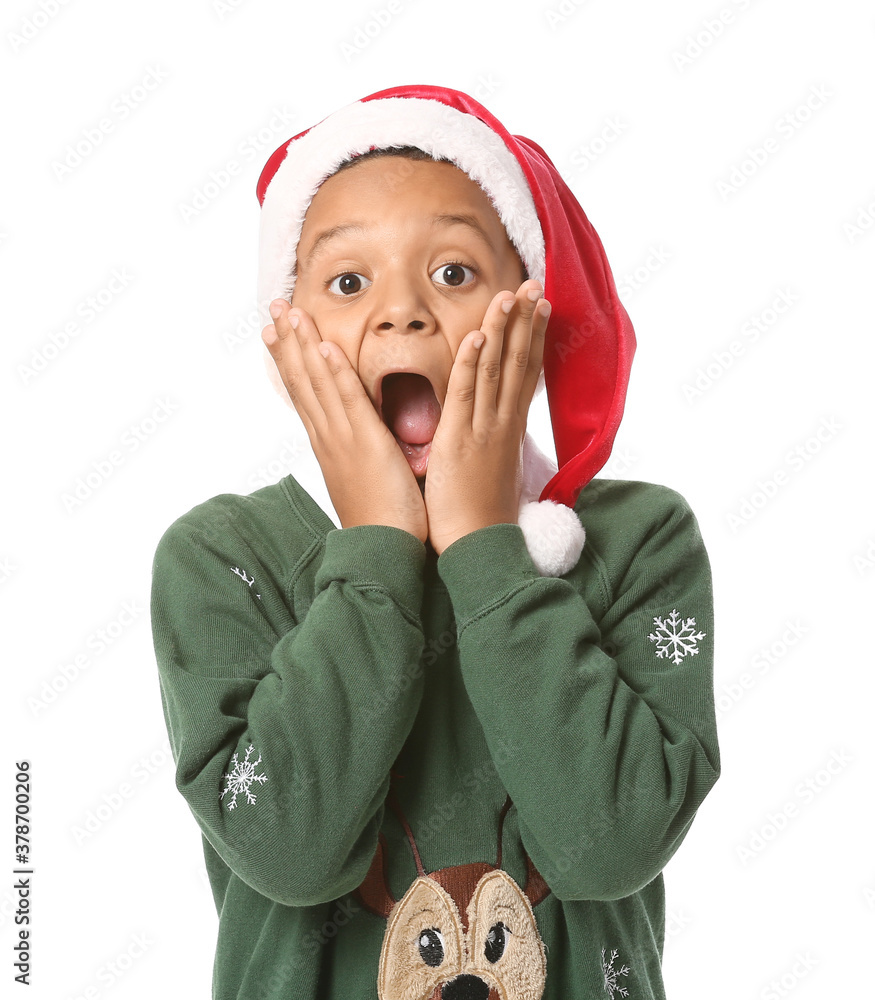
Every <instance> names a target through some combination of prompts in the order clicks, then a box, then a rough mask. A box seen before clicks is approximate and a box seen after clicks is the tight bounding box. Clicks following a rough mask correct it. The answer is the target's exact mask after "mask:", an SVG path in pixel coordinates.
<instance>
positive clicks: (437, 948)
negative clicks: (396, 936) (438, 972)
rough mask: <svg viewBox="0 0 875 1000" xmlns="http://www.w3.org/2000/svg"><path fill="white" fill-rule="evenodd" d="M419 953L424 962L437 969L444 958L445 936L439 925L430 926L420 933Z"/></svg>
mask: <svg viewBox="0 0 875 1000" xmlns="http://www.w3.org/2000/svg"><path fill="white" fill-rule="evenodd" d="M419 954H420V955H421V956H422V960H423V962H425V964H426V965H427V966H429V967H430V968H432V969H436V968H437V967H438V966H439V965H440V964H441V962H443V960H444V936H443V934H441V932H440V931H439V930H438V929H437V927H430V928H429V929H428V930H427V931H423V932H422V933H421V934H420V935H419Z"/></svg>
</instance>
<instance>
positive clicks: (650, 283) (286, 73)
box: [0, 0, 875, 1000]
mask: <svg viewBox="0 0 875 1000" xmlns="http://www.w3.org/2000/svg"><path fill="white" fill-rule="evenodd" d="M303 6H304V5H302V4H290V3H287V2H282V3H281V2H279V0H276V2H273V0H270V2H268V0H226V2H224V3H223V2H220V0H216V2H215V3H214V2H213V0H199V2H196V3H186V4H180V3H177V2H171V0H154V2H152V3H150V4H147V5H144V4H139V3H138V4H128V3H122V2H119V0H67V2H66V3H64V4H62V5H61V4H59V3H58V2H56V0H44V2H43V3H42V4H38V3H35V2H33V0H28V2H22V0H13V2H7V3H5V4H4V7H3V14H2V23H0V29H2V38H0V51H2V70H0V90H2V93H3V102H2V103H3V109H2V112H0V114H2V122H0V127H2V137H3V150H4V153H3V157H2V160H0V171H2V188H0V190H2V201H0V266H2V276H3V283H2V288H3V319H4V327H5V330H4V337H3V363H2V366H0V405H2V406H3V443H4V461H3V470H4V489H3V518H2V527H0V564H2V568H0V579H2V587H0V609H2V615H3V636H4V640H5V642H4V647H5V650H6V654H5V656H4V661H5V664H4V674H5V677H6V679H7V681H8V687H7V688H6V694H7V698H8V700H7V702H6V703H7V706H8V707H9V709H10V714H11V718H12V728H11V731H10V729H9V727H8V726H7V727H4V731H3V736H2V746H3V753H2V754H0V769H5V772H6V774H5V777H3V778H2V780H0V796H5V803H6V805H5V809H4V808H3V806H2V800H0V811H2V812H5V815H6V818H7V822H6V823H5V824H0V831H5V832H0V873H5V874H0V925H2V927H0V954H2V955H3V956H4V958H3V961H2V963H0V981H2V983H3V986H2V989H3V990H4V994H5V992H6V990H7V985H6V984H7V983H9V984H10V991H9V995H12V989H13V988H15V984H14V982H13V975H14V969H13V967H12V960H13V958H12V956H13V952H12V942H13V939H14V938H13V935H14V933H15V931H16V928H15V926H14V922H13V921H14V915H13V910H14V907H15V898H16V897H15V896H14V895H13V892H12V884H13V882H14V876H13V875H12V869H13V867H14V861H13V855H12V846H13V835H12V834H13V829H12V827H13V823H12V803H13V795H14V789H13V779H14V775H13V771H14V761H16V760H19V759H21V758H27V759H29V760H30V761H32V768H33V788H34V798H33V822H34V833H33V861H34V867H35V875H34V876H33V884H34V893H33V897H32V898H33V924H32V925H31V926H32V931H33V941H34V948H33V956H32V957H33V966H34V972H33V976H32V981H33V986H32V987H31V992H30V993H29V994H28V995H29V996H32V997H38V998H43V997H44V998H49V997H52V998H64V1000H67V998H74V997H76V998H78V997H82V998H86V997H87V998H89V1000H95V998H98V997H100V998H103V997H111V998H113V1000H122V998H139V997H147V996H154V995H156V994H158V993H160V994H161V995H166V996H170V997H206V996H208V993H209V980H210V971H211V964H212V958H213V945H214V935H215V930H216V916H215V910H214V907H213V903H212V898H211V896H210V893H209V889H208V885H207V882H206V879H205V876H204V874H203V870H202V861H201V853H200V838H199V834H198V830H197V827H196V825H195V823H194V820H193V819H192V817H191V816H190V814H189V812H188V809H187V807H186V805H185V803H184V802H183V800H182V798H181V797H180V796H179V795H178V793H177V792H176V791H175V789H174V786H173V768H172V763H171V761H170V758H169V754H168V752H167V749H166V736H165V730H164V720H163V717H162V714H161V708H160V699H159V689H158V680H157V672H156V669H155V664H154V658H153V653H152V646H151V636H150V631H149V622H148V596H149V586H150V566H151V558H152V554H153V552H154V549H155V545H156V543H157V541H158V539H159V537H160V535H161V533H162V532H163V531H164V529H165V528H166V527H167V526H168V525H169V524H170V523H171V521H173V520H174V519H175V518H176V517H177V516H179V515H180V514H182V513H183V512H184V511H186V510H188V509H189V508H190V507H192V506H194V505H195V504H196V503H199V502H201V501H203V500H205V499H207V498H208V497H210V496H213V495H215V494H217V493H221V492H237V493H248V492H251V491H252V490H253V489H255V488H257V487H258V486H260V485H264V484H265V483H267V482H273V481H275V480H277V479H279V478H280V477H281V476H282V475H284V474H286V473H287V472H289V471H291V472H295V470H296V467H298V468H303V463H305V461H306V460H305V458H304V452H305V450H306V449H305V445H306V439H305V437H303V436H302V434H303V432H302V431H301V429H300V427H299V426H298V425H297V423H296V418H295V417H294V415H293V414H292V413H291V411H290V410H288V409H287V408H285V407H284V406H283V404H282V403H281V402H280V401H279V399H278V398H277V397H276V396H275V395H274V393H273V391H272V389H271V388H270V386H269V383H268V381H267V379H266V377H265V374H264V370H263V367H262V360H261V344H260V338H259V332H260V331H259V329H258V326H257V323H256V321H255V320H254V318H253V309H254V305H255V301H254V299H255V278H256V239H257V226H258V204H257V201H256V198H255V183H256V180H257V177H258V174H259V172H260V169H261V166H262V164H263V161H264V160H265V159H266V157H267V155H268V154H269V153H270V152H272V151H273V149H274V148H275V147H276V146H278V145H279V144H280V143H281V142H283V141H285V140H286V139H288V138H289V136H291V135H293V134H295V133H296V132H298V131H300V130H301V129H303V128H306V127H307V126H309V125H312V124H314V123H316V122H317V121H319V120H320V119H321V118H323V117H324V116H325V115H327V114H329V113H330V112H331V111H333V110H335V109H337V108H339V107H341V106H342V105H344V104H347V103H349V102H350V101H352V100H355V99H357V98H359V97H362V96H365V95H366V94H370V93H373V92H374V91H376V90H379V89H382V88H384V87H390V86H396V85H400V84H408V83H434V84H440V85H446V86H450V87H455V88H458V89H460V90H464V91H467V92H469V93H471V94H473V95H474V96H477V97H478V98H479V99H481V100H482V101H483V103H485V104H486V106H487V107H489V108H490V110H492V111H493V113H494V114H496V116H497V117H498V118H499V119H500V120H501V121H503V122H504V124H505V125H506V126H507V127H508V128H509V129H510V131H512V132H515V133H517V134H522V135H526V136H529V137H531V138H533V139H534V140H535V141H536V142H538V143H539V144H540V145H542V146H543V147H544V149H546V150H547V152H548V153H549V154H550V156H551V157H552V158H553V160H554V162H555V163H556V165H557V166H558V167H559V169H560V170H561V171H562V172H563V173H564V174H565V176H566V178H567V179H568V180H569V182H570V183H571V184H572V187H573V189H574V191H575V193H576V194H577V196H578V197H579V199H580V201H581V203H582V204H583V206H584V208H585V210H586V211H587V212H588V214H589V216H590V218H591V219H592V221H593V223H594V224H595V226H596V228H597V230H598V231H599V233H600V235H601V237H602V239H603V241H604V244H605V247H606V249H607V252H608V256H609V258H610V259H611V261H612V262H613V268H614V273H615V276H616V278H617V282H618V285H619V286H620V288H621V291H622V292H623V298H624V301H625V303H626V305H627V308H628V310H629V312H630V314H631V316H632V319H633V322H634V323H635V326H636V330H637V335H638V342H639V348H638V353H637V356H636V360H635V364H634V368H633V376H632V381H631V385H630V389H629V397H628V405H627V410H626V417H625V421H624V424H623V427H622V430H621V432H620V434H619V436H618V438H617V443H616V448H615V453H614V458H613V459H612V460H611V462H610V463H609V465H608V466H607V468H606V470H605V473H606V474H610V475H615V476H618V477H621V478H633V479H643V480H648V481H653V482H658V483H664V484H666V485H669V486H672V487H674V488H675V489H677V490H678V491H680V492H681V493H682V494H683V495H685V496H686V498H687V499H688V500H689V502H690V503H691V505H692V507H693V509H694V511H695V512H696V514H697V516H698V518H699V521H700V525H701V528H702V531H703V534H704V536H705V540H706V544H707V546H708V550H709V553H710V555H711V559H712V564H713V572H714V579H715V598H716V611H717V623H716V627H715V636H714V641H715V643H716V649H717V662H716V683H715V687H716V695H717V698H718V705H719V706H720V710H721V715H720V725H721V729H720V733H721V749H722V754H723V766H724V771H723V776H722V778H721V780H720V782H719V783H718V784H717V786H716V788H715V790H714V791H713V792H712V794H711V796H710V797H709V798H708V800H707V801H706V802H705V804H704V805H703V807H702V808H701V810H700V812H699V816H698V818H697V820H696V823H695V824H694V826H693V829H692V831H691V833H690V834H689V836H688V838H687V840H686V842H685V844H684V845H683V847H682V848H681V850H680V852H679V853H678V854H677V856H676V857H675V859H674V860H673V861H672V862H671V863H670V865H669V867H668V869H667V872H666V879H667V889H668V916H669V925H670V934H669V939H668V941H667V946H666V960H665V975H666V984H667V990H668V996H669V998H670V1000H694V998H696V1000H698V998H701V997H708V998H718V1000H719V998H721V997H725V998H731V1000H743V998H751V1000H754V998H760V997H762V998H765V1000H768V998H771V997H776V996H790V995H792V996H793V997H794V998H796V997H798V998H799V1000H803V998H805V997H824V996H833V997H839V996H855V997H864V996H870V995H872V994H871V989H872V987H871V982H870V980H871V976H870V974H869V972H868V958H869V953H870V950H871V943H872V940H873V930H875V860H873V855H872V849H871V845H872V843H875V836H873V834H875V830H873V805H872V794H873V768H872V749H873V738H872V722H871V719H872V714H871V701H872V697H873V693H875V692H873V682H872V666H873V659H872V653H871V649H872V641H871V624H870V622H871V605H872V598H873V594H875V516H873V514H872V476H871V472H870V468H871V465H870V463H871V454H872V445H871V441H872V438H871V431H872V410H871V404H870V394H871V390H872V362H873V349H872V337H873V332H875V331H873V321H872V313H871V285H872V277H873V266H872V265H873V262H875V232H873V231H872V230H873V229H875V171H873V164H875V156H873V152H875V149H873V133H872V97H873V82H875V81H873V76H875V73H873V69H872V67H873V65H875V60H873V58H872V50H873V39H875V14H873V12H872V9H871V6H870V5H869V4H867V3H864V2H851V0H844V2H842V0H839V2H835V3H832V4H830V5H829V6H828V7H827V5H825V4H821V3H812V2H799V0H795V2H792V3H791V0H752V2H750V3H747V2H733V0H725V2H724V3H722V4H721V2H720V0H713V2H698V0H696V2H694V0H687V2H674V3H668V4H653V3H644V2H641V3H631V2H608V0H584V2H578V3H574V2H572V0H564V2H563V3H560V2H559V0H551V2H549V3H543V2H529V3H520V2H516V3H509V2H505V3H503V4H502V5H494V4H486V3H482V4H478V3H473V2H464V3H456V4H454V3H441V4H435V3H431V4H429V3H426V2H425V0H400V2H399V0H393V3H392V6H391V9H390V8H389V6H388V5H387V3H385V2H384V0H372V2H371V3H368V2H367V0H362V2H351V0H342V2H340V3H336V2H335V3H332V4H326V5H316V4H313V5H312V7H309V8H308V9H302V8H303ZM380 11H383V12H384V13H383V14H382V15H381V16H380V17H379V18H377V17H376V16H375V13H378V12H380ZM722 11H725V12H728V14H729V17H728V18H727V19H725V20H724V21H723V22H722V28H721V27H720V18H721V12H722ZM380 20H382V21H384V22H387V23H385V24H383V25H380V23H379V21H380ZM718 28H720V30H719V31H718ZM28 36H29V37H28ZM867 67H868V68H867ZM148 87H151V88H152V89H148ZM138 98H142V99H141V100H138ZM124 109H127V111H125V110H124ZM101 124H103V125H107V124H108V126H109V127H108V128H105V129H102V130H101ZM95 130H97V131H98V132H100V131H102V132H103V137H102V139H101V141H100V143H99V144H96V145H94V144H91V148H90V149H89V135H91V136H92V137H94V135H95ZM77 145H79V146H80V151H81V150H84V151H85V155H82V156H81V160H80V162H79V163H78V164H77V163H75V160H74V159H68V157H69V154H70V150H69V149H68V147H73V150H74V151H75V148H76V146H77ZM757 160H759V161H760V162H759V163H758V162H757ZM65 161H67V164H70V163H73V164H74V165H73V166H69V165H67V166H66V167H65ZM220 181H222V182H223V183H221V184H220V183H219V182H220ZM195 205H200V206H202V207H200V208H197V209H194V210H193V206H195ZM114 272H117V274H116V278H115V280H114V281H113V273H114ZM119 275H120V276H121V277H119ZM92 296H95V297H97V301H98V304H99V305H100V311H99V312H96V311H93V308H92V306H90V305H89V298H90V297H92ZM776 300H777V302H778V304H779V305H781V306H782V308H783V309H784V311H783V312H781V313H779V312H777V311H776V310H774V308H773V306H774V304H775V301H776ZM754 320H758V322H759V323H760V325H761V327H762V330H763V332H762V333H761V334H760V335H759V336H758V337H756V338H754V337H753V336H751V332H752V331H753V330H754V329H755V328H754V327H753V326H752V325H751V324H752V321H754ZM69 324H73V327H72V328H71V327H69ZM65 328H67V331H68V334H67V336H68V340H67V342H66V343H65V342H64V331H65ZM71 329H72V330H74V331H75V333H74V334H73V335H70V333H69V331H70V330H71ZM733 344H734V345H735V353H734V354H733V349H732V345H733ZM691 388H692V389H694V390H695V389H697V392H698V394H695V393H694V392H692V391H691ZM158 418H160V419H158ZM539 421H540V422H539V423H538V428H539V429H538V433H539V436H541V437H542V438H543V437H544V435H545V434H546V426H547V425H546V422H545V420H544V415H543V413H541V415H540V418H539ZM818 435H819V436H818ZM80 480H81V481H82V483H84V486H83V485H82V483H79V481H80ZM77 483H79V486H78V489H79V498H78V499H77V497H76V489H77ZM89 484H91V485H89ZM71 497H72V498H73V502H71V499H70V498H71ZM83 497H84V498H83ZM10 640H11V641H10ZM763 651H766V653H767V654H768V659H767V658H766V657H764V655H763ZM806 783H807V784H806ZM770 984H772V985H770ZM605 995H606V996H607V994H605ZM632 1000H634V998H632Z"/></svg>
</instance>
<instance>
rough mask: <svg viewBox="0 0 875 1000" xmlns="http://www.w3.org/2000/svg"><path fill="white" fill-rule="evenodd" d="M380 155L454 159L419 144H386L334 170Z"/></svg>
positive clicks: (345, 161) (347, 161) (416, 158)
mask: <svg viewBox="0 0 875 1000" xmlns="http://www.w3.org/2000/svg"><path fill="white" fill-rule="evenodd" d="M379 156H403V157H406V158H407V159H408V160H431V161H432V162H433V163H452V160H449V159H447V157H446V156H432V155H431V153H426V151H425V150H424V149H420V148H419V146H386V147H385V148H384V149H369V150H368V151H367V153H361V154H359V155H358V156H350V157H349V159H347V160H344V161H343V163H341V164H340V166H339V167H338V168H337V170H335V171H334V172H335V173H336V174H337V173H340V171H341V170H346V168H347V167H351V166H353V165H354V164H356V163H361V162H362V160H375V159H377V157H379Z"/></svg>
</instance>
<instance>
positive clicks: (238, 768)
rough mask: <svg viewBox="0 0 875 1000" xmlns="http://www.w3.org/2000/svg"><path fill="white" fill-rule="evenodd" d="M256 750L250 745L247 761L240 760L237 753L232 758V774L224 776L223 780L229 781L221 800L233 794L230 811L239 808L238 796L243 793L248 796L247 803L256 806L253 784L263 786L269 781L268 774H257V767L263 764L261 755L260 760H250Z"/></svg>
mask: <svg viewBox="0 0 875 1000" xmlns="http://www.w3.org/2000/svg"><path fill="white" fill-rule="evenodd" d="M254 749H255V747H254V746H253V745H252V744H251V743H250V744H249V746H248V747H247V748H246V759H245V760H238V758H237V754H236V753H235V754H234V756H233V757H232V758H231V763H232V764H233V765H234V767H233V768H232V769H231V771H230V773H228V774H223V775H222V777H223V778H227V779H228V784H227V785H226V786H225V789H224V791H223V792H222V794H221V795H220V796H219V798H220V799H223V798H224V797H225V795H226V794H227V793H228V792H231V801H230V802H229V803H228V808H229V809H236V808H237V796H238V795H239V794H240V792H243V794H244V795H245V796H246V801H247V802H248V803H249V804H250V805H254V804H255V796H254V795H253V794H252V792H250V790H249V789H250V787H251V785H252V783H253V782H254V781H257V782H258V783H259V784H262V785H263V784H264V782H265V781H267V775H266V774H256V773H255V769H256V767H258V765H259V764H260V763H261V754H259V755H258V760H250V759H249V755H250V754H251V753H252V751H253V750H254Z"/></svg>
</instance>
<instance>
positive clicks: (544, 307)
mask: <svg viewBox="0 0 875 1000" xmlns="http://www.w3.org/2000/svg"><path fill="white" fill-rule="evenodd" d="M538 312H539V313H540V314H541V315H542V316H549V315H550V313H551V312H553V306H551V305H550V303H549V302H547V301H546V299H545V300H544V301H543V302H542V303H541V304H540V305H539V306H538Z"/></svg>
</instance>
